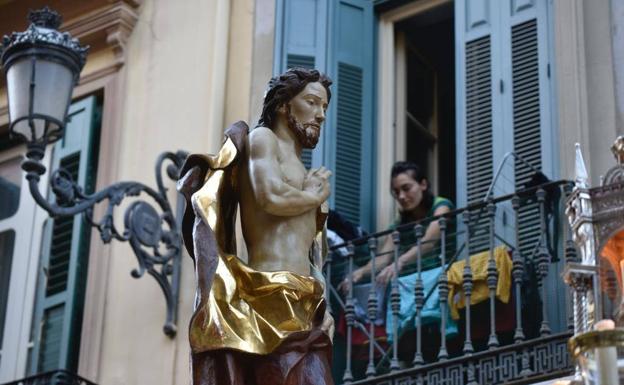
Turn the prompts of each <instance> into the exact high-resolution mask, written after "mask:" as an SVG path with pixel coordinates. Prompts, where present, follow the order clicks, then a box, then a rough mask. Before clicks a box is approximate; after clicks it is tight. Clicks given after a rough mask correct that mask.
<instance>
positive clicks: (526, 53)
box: [455, 0, 554, 253]
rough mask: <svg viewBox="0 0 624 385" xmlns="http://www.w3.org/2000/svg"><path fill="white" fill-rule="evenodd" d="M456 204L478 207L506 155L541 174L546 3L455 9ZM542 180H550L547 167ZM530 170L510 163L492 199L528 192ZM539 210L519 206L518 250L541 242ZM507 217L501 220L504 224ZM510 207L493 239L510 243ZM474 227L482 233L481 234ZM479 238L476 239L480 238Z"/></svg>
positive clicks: (477, 243)
mask: <svg viewBox="0 0 624 385" xmlns="http://www.w3.org/2000/svg"><path fill="white" fill-rule="evenodd" d="M455 10H456V13H455V21H456V38H457V39H458V41H463V44H456V47H457V48H458V50H457V64H458V65H457V83H456V84H457V106H458V122H457V138H458V141H457V143H458V153H457V155H458V156H457V159H458V164H457V166H458V171H459V172H458V181H457V182H458V184H457V185H458V191H457V197H458V204H459V206H463V205H466V204H468V203H473V202H478V201H481V200H483V198H484V197H485V196H486V192H487V191H488V188H489V187H490V184H491V183H492V180H493V178H494V172H495V171H496V168H497V167H498V166H499V164H500V163H501V162H502V160H503V157H504V155H505V154H506V153H507V152H510V151H515V152H516V153H517V154H518V155H520V156H521V157H522V158H523V159H525V160H526V161H528V162H530V163H531V164H532V166H533V167H534V168H536V169H540V170H541V169H543V166H544V159H545V158H544V155H545V151H546V149H549V148H551V146H552V144H553V142H552V141H551V140H549V139H548V138H551V135H552V125H551V124H550V121H549V119H550V113H549V100H548V98H549V88H548V79H547V78H546V77H547V71H546V69H547V62H548V61H547V56H548V55H547V47H546V44H547V37H546V36H547V35H546V32H545V31H542V32H540V31H539V29H540V28H541V29H544V30H545V29H546V28H545V25H546V0H539V1H533V2H527V1H523V2H518V1H512V0H505V1H497V2H488V1H485V0H470V1H469V0H462V1H459V2H456V8H455ZM538 26H539V28H538ZM547 163H548V164H549V167H547V168H546V170H544V171H546V173H547V175H553V171H554V170H553V169H552V167H551V164H552V162H551V161H550V160H548V161H547ZM532 175H533V171H532V168H531V167H528V166H527V165H525V164H523V163H521V162H518V161H514V159H510V160H508V163H506V165H505V167H503V169H502V172H501V174H500V176H499V178H498V179H497V180H496V183H495V184H494V186H493V187H494V188H493V191H492V193H493V195H495V196H500V195H504V194H509V193H512V192H513V191H515V190H517V189H520V188H522V187H524V186H525V184H526V182H527V181H528V179H529V178H530V177H531V176H532ZM535 210H536V206H534V205H533V206H531V205H523V206H522V209H521V212H520V216H521V218H520V223H521V228H520V229H519V231H520V234H521V238H522V242H521V243H522V244H527V245H528V243H529V242H528V240H531V239H534V238H535V236H539V223H538V222H536V221H538V219H539V218H537V217H536V215H535V212H536V211H535ZM505 218H506V219H505ZM511 218H513V212H512V210H511V206H510V205H501V207H499V210H497V226H496V228H497V233H498V234H497V235H499V236H501V237H503V238H506V239H507V240H508V241H510V242H512V243H513V239H514V236H513V234H514V231H515V229H513V228H512V227H511V222H513V221H512V220H510V219H511ZM479 226H482V228H481V231H479ZM485 226H486V221H485V218H484V217H482V218H481V220H479V221H478V225H477V231H478V232H477V236H475V237H473V238H472V241H471V245H470V252H471V253H473V252H476V251H479V250H483V249H486V248H487V247H488V245H489V244H488V237H487V231H486V229H485ZM479 234H480V235H479Z"/></svg>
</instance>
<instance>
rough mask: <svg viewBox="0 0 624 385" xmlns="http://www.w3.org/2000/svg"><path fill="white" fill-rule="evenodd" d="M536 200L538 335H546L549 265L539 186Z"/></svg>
mask: <svg viewBox="0 0 624 385" xmlns="http://www.w3.org/2000/svg"><path fill="white" fill-rule="evenodd" d="M536 195H537V201H538V203H539V212H540V230H541V236H540V245H539V252H538V254H539V255H538V268H539V274H538V277H539V280H538V285H539V287H540V289H541V290H542V324H541V326H540V335H541V336H547V335H549V334H550V333H551V331H550V326H549V324H548V302H547V298H548V288H547V287H546V278H547V277H548V269H549V267H550V260H551V257H550V254H549V252H548V246H547V244H546V242H547V240H546V237H547V233H546V230H547V228H546V207H545V204H546V203H545V200H546V190H544V189H543V188H539V189H538V190H537V193H536Z"/></svg>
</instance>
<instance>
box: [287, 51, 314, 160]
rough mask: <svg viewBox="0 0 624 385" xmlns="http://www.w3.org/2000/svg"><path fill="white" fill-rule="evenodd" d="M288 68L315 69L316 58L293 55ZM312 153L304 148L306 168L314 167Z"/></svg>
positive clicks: (303, 157)
mask: <svg viewBox="0 0 624 385" xmlns="http://www.w3.org/2000/svg"><path fill="white" fill-rule="evenodd" d="M286 66H287V67H288V68H293V67H303V68H314V57H312V56H303V55H294V54H291V55H288V56H287V57H286ZM312 151H313V150H311V149H309V148H304V149H303V151H302V152H301V160H302V161H303V165H304V166H305V167H306V168H310V167H312Z"/></svg>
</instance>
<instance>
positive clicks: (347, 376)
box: [342, 242, 355, 384]
mask: <svg viewBox="0 0 624 385" xmlns="http://www.w3.org/2000/svg"><path fill="white" fill-rule="evenodd" d="M354 254H355V249H354V247H353V243H351V242H349V243H348V245H347V258H348V259H349V288H348V291H347V303H346V306H345V318H346V321H347V365H346V367H345V372H344V375H343V376H342V381H343V382H344V383H345V384H350V383H351V382H352V381H353V374H352V373H351V343H352V339H353V335H352V333H353V324H354V321H355V307H354V305H353V255H354Z"/></svg>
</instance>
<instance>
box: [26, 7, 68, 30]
mask: <svg viewBox="0 0 624 385" xmlns="http://www.w3.org/2000/svg"><path fill="white" fill-rule="evenodd" d="M28 20H29V21H30V22H31V23H32V24H34V25H36V26H37V27H42V28H48V29H58V28H59V27H60V26H61V23H62V22H63V18H62V17H61V15H59V13H58V12H56V11H53V10H52V9H50V8H48V7H47V6H46V7H43V9H39V10H36V11H32V10H31V11H30V12H28Z"/></svg>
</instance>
